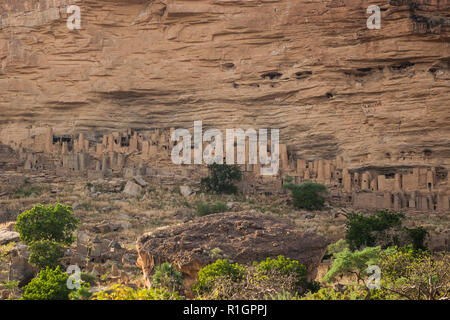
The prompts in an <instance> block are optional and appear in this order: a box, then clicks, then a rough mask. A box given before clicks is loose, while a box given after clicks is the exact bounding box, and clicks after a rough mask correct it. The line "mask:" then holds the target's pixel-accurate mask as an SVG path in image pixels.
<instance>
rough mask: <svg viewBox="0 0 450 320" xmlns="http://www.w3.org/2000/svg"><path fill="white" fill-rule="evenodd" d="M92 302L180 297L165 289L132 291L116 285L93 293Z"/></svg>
mask: <svg viewBox="0 0 450 320" xmlns="http://www.w3.org/2000/svg"><path fill="white" fill-rule="evenodd" d="M92 300H181V297H180V296H179V295H178V294H177V293H176V292H171V291H169V290H167V289H166V288H150V289H133V288H130V287H126V286H124V285H117V284H116V285H114V286H112V287H111V288H109V289H107V290H104V291H100V292H96V293H94V294H93V296H92Z"/></svg>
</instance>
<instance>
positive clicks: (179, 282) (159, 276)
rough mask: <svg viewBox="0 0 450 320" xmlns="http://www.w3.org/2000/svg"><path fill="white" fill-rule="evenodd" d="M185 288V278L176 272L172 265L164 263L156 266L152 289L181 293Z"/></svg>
mask: <svg viewBox="0 0 450 320" xmlns="http://www.w3.org/2000/svg"><path fill="white" fill-rule="evenodd" d="M182 286H183V276H182V274H181V272H179V271H177V270H175V269H174V268H173V266H172V265H171V264H170V263H167V262H165V263H163V264H162V265H160V266H156V268H155V273H154V274H153V278H152V287H156V288H167V289H169V290H171V291H174V292H175V291H180V290H181V288H182Z"/></svg>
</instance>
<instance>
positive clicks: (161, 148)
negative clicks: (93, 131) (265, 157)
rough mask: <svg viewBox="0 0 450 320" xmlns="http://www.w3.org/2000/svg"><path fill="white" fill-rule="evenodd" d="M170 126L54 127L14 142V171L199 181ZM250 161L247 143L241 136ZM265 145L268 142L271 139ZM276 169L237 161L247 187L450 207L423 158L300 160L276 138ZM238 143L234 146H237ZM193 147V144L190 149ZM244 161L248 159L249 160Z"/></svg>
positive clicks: (446, 182)
mask: <svg viewBox="0 0 450 320" xmlns="http://www.w3.org/2000/svg"><path fill="white" fill-rule="evenodd" d="M173 130H174V128H171V129H167V130H162V129H154V130H148V131H140V132H133V131H132V130H130V129H129V130H126V131H123V132H113V133H110V134H105V135H103V136H102V137H97V138H96V137H95V136H94V135H92V136H91V135H90V136H89V138H88V137H87V136H86V134H85V133H79V134H76V135H55V134H54V132H53V130H52V128H41V129H40V130H38V132H41V133H40V134H33V135H31V134H30V137H28V138H26V139H24V140H22V141H20V142H16V143H13V144H12V145H11V147H12V148H13V149H15V150H16V151H17V152H18V155H19V158H20V161H21V167H20V168H18V170H19V171H24V172H32V171H40V172H52V173H54V174H56V175H59V176H69V177H70V176H77V177H84V178H86V179H87V180H96V179H102V178H105V177H112V176H120V177H124V178H131V177H133V176H135V175H141V176H143V177H145V179H146V180H148V181H151V182H152V183H159V184H164V185H179V184H182V183H190V184H197V183H198V182H199V181H200V179H201V177H204V176H206V175H207V174H208V169H207V167H206V165H195V164H192V165H175V164H173V163H172V161H171V157H170V153H171V150H172V147H173V146H174V142H172V141H171V139H170V137H171V133H172V132H173ZM246 143H247V147H246V152H247V154H246V159H248V150H249V148H248V141H246ZM268 144H269V146H270V141H269V142H268ZM279 147H280V170H279V172H278V174H277V175H275V176H262V175H260V164H255V165H252V164H245V165H241V168H242V171H243V177H244V178H243V181H242V182H241V183H240V185H239V187H240V189H241V190H242V191H243V192H244V193H261V194H276V193H279V192H283V188H282V185H283V181H284V180H285V179H286V177H288V176H290V177H292V179H293V182H295V183H297V184H301V183H303V182H306V181H314V182H318V183H323V184H325V185H326V186H327V187H328V190H329V200H330V202H333V203H339V204H344V205H352V206H354V207H356V208H363V209H393V210H405V209H408V208H411V209H414V210H419V211H428V210H435V211H445V210H449V207H450V205H449V198H450V197H449V195H450V175H449V174H448V170H447V169H445V168H443V167H435V166H431V165H427V164H426V162H427V161H426V159H423V161H422V163H421V165H420V166H411V165H402V166H390V167H349V166H348V165H347V164H346V161H344V159H343V158H342V157H340V156H338V157H336V158H335V159H312V160H311V159H299V158H298V157H297V156H296V155H295V154H293V153H292V152H289V151H288V150H289V148H288V146H287V145H286V144H280V146H279ZM236 151H237V147H236V148H235V152H236ZM192 152H193V150H192ZM246 163H248V161H246Z"/></svg>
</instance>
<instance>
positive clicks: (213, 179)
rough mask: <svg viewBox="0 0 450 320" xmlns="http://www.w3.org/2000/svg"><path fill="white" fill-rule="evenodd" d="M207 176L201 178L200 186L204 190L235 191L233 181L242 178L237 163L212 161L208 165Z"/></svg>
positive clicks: (213, 191) (228, 192)
mask: <svg viewBox="0 0 450 320" xmlns="http://www.w3.org/2000/svg"><path fill="white" fill-rule="evenodd" d="M208 170H209V176H208V177H205V178H202V179H201V187H202V189H203V190H204V191H206V192H212V193H227V194H230V193H236V192H237V187H236V186H235V185H234V183H235V182H237V181H241V180H242V172H241V169H240V168H239V167H238V166H237V165H228V164H218V163H213V164H210V165H208Z"/></svg>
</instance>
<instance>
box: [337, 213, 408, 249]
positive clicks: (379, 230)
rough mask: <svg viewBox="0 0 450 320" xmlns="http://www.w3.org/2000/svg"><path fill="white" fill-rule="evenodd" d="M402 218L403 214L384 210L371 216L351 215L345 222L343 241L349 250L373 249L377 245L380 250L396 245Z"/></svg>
mask: <svg viewBox="0 0 450 320" xmlns="http://www.w3.org/2000/svg"><path fill="white" fill-rule="evenodd" d="M404 217H405V216H404V214H403V213H392V212H389V211H386V210H383V211H378V212H377V213H376V214H375V215H371V216H363V215H361V214H357V213H351V214H349V215H348V219H347V222H346V234H345V239H346V240H347V242H348V244H349V246H350V249H351V250H357V249H360V248H361V247H374V246H376V245H378V244H380V245H381V247H382V248H387V247H389V246H392V245H398V244H399V240H400V235H401V234H400V233H401V225H402V219H403V218H404Z"/></svg>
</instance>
